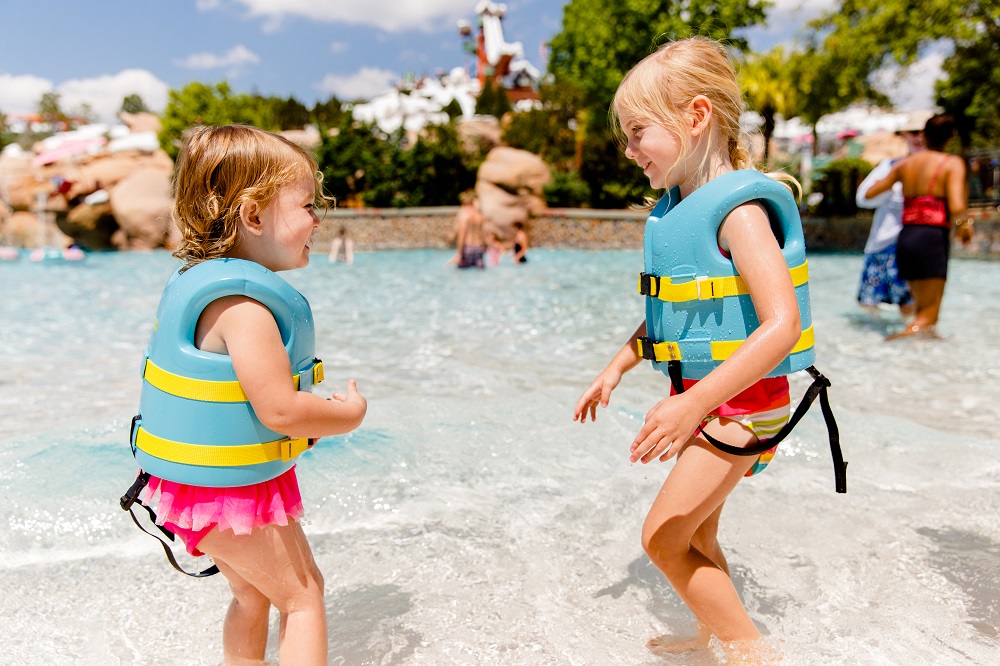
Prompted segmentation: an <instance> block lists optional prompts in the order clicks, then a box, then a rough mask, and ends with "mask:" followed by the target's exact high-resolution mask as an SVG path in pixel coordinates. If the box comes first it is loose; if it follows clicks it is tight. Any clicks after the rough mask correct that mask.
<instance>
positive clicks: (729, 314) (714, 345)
mask: <svg viewBox="0 0 1000 666" xmlns="http://www.w3.org/2000/svg"><path fill="white" fill-rule="evenodd" d="M750 201H759V202H760V203H761V204H763V206H764V208H765V209H766V210H767V213H768V217H769V218H770V220H771V227H772V229H773V231H774V232H775V236H776V237H777V239H778V244H779V245H780V246H781V253H782V255H783V256H784V258H785V263H786V264H787V265H788V269H789V271H790V273H791V276H792V282H793V284H794V285H795V295H796V298H797V299H798V304H799V315H800V318H801V320H802V336H801V337H800V338H799V341H798V343H797V344H796V345H795V347H794V348H793V350H792V352H791V353H790V354H789V355H788V356H787V357H785V358H784V359H783V360H782V361H781V362H780V363H779V364H778V366H777V367H776V368H774V369H773V370H772V371H771V372H769V373H768V375H767V376H768V377H776V376H780V375H787V374H790V373H793V372H796V371H798V370H804V369H806V368H808V367H810V366H811V365H812V364H813V360H814V357H815V353H814V350H813V329H812V314H811V311H810V307H809V274H808V265H807V263H806V251H805V240H804V238H803V235H802V222H801V220H800V219H799V212H798V208H797V207H796V205H795V199H794V198H793V197H792V194H791V192H790V191H789V190H788V188H787V187H785V186H784V185H782V184H781V183H779V182H777V181H775V180H773V179H771V178H768V177H767V176H765V175H764V174H762V173H759V172H757V171H752V170H738V171H732V172H729V173H726V174H723V175H721V176H718V177H716V178H713V179H712V180H710V181H709V182H708V183H706V184H704V185H702V186H701V187H699V188H698V189H696V190H695V191H694V192H692V193H691V194H690V195H689V196H688V197H687V198H685V199H683V200H681V198H680V190H679V189H678V188H676V187H675V188H673V189H671V190H670V192H668V193H667V194H666V195H665V196H664V197H663V198H661V199H660V200H659V201H658V202H657V204H656V206H654V208H653V210H652V211H651V212H650V214H649V217H648V218H647V219H646V231H645V237H644V258H645V271H644V272H643V273H642V274H641V275H640V276H639V291H640V292H641V293H643V294H644V295H646V296H647V297H648V298H647V299H646V337H644V338H641V339H639V341H638V348H639V355H640V356H642V357H643V358H646V359H649V360H652V361H653V367H655V368H656V369H657V370H659V371H661V372H663V373H664V374H667V375H668V376H669V372H668V361H680V372H681V376H683V377H685V378H688V379H701V378H703V377H705V375H707V374H708V373H709V372H711V371H712V370H714V369H715V368H716V367H718V366H719V364H721V363H722V362H723V361H724V360H725V359H727V358H729V356H730V355H731V354H732V353H733V352H734V351H735V350H736V348H737V347H739V346H740V345H741V344H742V343H743V341H745V340H746V339H747V337H748V336H749V335H750V334H751V333H752V332H753V331H754V330H756V329H757V328H758V327H759V326H760V320H759V319H758V317H757V312H756V310H754V306H753V301H752V300H751V299H750V294H749V292H748V291H747V287H746V283H745V282H744V281H743V279H742V278H741V277H740V276H739V273H737V271H736V266H735V264H734V263H733V260H732V259H731V258H729V257H726V256H725V255H724V254H723V253H722V251H721V250H720V248H719V244H718V235H719V227H720V226H721V225H722V222H723V221H724V220H725V219H726V216H727V215H729V213H730V212H732V211H733V210H735V209H736V208H737V207H739V206H741V205H742V204H745V203H747V202H750Z"/></svg>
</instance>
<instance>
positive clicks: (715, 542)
mask: <svg viewBox="0 0 1000 666" xmlns="http://www.w3.org/2000/svg"><path fill="white" fill-rule="evenodd" d="M723 506H725V502H723V503H722V504H720V505H719V508H718V509H716V510H715V511H713V512H712V515H711V516H709V517H708V520H706V521H705V522H703V523H702V524H701V525H699V526H698V529H697V530H695V533H694V536H693V537H692V538H691V546H692V547H694V548H695V549H696V550H698V551H699V552H700V553H702V554H703V555H705V557H707V558H708V559H710V560H712V562H713V563H714V564H715V566H717V567H719V568H720V569H722V570H723V571H725V572H726V575H727V576H729V575H730V572H729V563H728V562H726V556H725V555H723V554H722V548H720V547H719V539H718V533H719V518H720V517H721V516H722V507H723ZM695 631H696V634H695V635H694V636H673V635H670V634H665V635H663V636H656V637H654V638H651V639H649V642H648V643H647V644H646V647H648V648H649V649H650V650H653V651H654V652H667V653H673V654H675V653H679V652H689V651H691V650H704V649H706V648H707V647H708V645H709V643H710V642H711V640H712V630H711V629H709V628H708V626H707V625H705V624H703V623H702V622H701V621H700V620H699V621H697V622H696V623H695Z"/></svg>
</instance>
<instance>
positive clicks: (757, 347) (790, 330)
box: [632, 204, 802, 463]
mask: <svg viewBox="0 0 1000 666" xmlns="http://www.w3.org/2000/svg"><path fill="white" fill-rule="evenodd" d="M719 244H720V246H721V247H722V249H724V250H726V251H728V252H729V253H730V254H731V255H732V257H733V261H734V262H735V264H736V270H737V271H738V272H739V274H740V276H741V277H742V278H743V280H744V281H745V282H746V284H747V288H748V289H749V291H750V299H751V300H752V301H753V305H754V309H755V310H756V312H757V318H758V319H759V320H760V326H759V327H758V328H757V329H756V330H755V331H754V332H753V333H751V334H750V337H748V338H747V340H746V342H744V343H743V344H742V345H740V346H739V348H737V350H736V351H735V352H733V354H732V356H730V357H729V358H728V359H726V360H725V361H723V362H722V363H721V364H720V365H719V367H717V368H716V369H715V370H713V371H712V372H710V373H709V374H708V375H707V376H706V377H705V378H704V379H702V380H701V381H699V382H698V383H697V384H695V385H694V386H693V387H692V388H690V389H689V390H687V391H685V392H684V393H681V394H680V395H675V396H670V397H668V398H665V399H664V400H661V401H660V402H658V403H657V404H656V405H655V406H654V407H653V408H652V409H651V410H650V411H649V412H648V413H647V414H646V423H645V424H644V425H643V427H642V429H641V430H640V431H639V434H638V435H636V437H635V440H634V441H633V442H632V461H633V462H635V461H636V460H640V459H641V460H642V462H644V463H645V462H649V461H651V460H652V459H653V458H655V457H657V456H661V455H662V458H661V460H667V459H668V458H670V457H671V456H673V455H674V454H675V453H676V452H677V451H678V450H679V449H680V447H681V445H683V444H684V443H686V442H687V441H688V440H689V439H691V437H692V436H693V435H694V433H695V430H696V428H697V427H698V425H699V424H700V423H701V422H702V420H703V419H704V418H705V415H706V414H708V413H709V412H710V411H712V410H713V409H715V408H716V407H718V406H719V405H721V404H722V403H723V402H725V401H727V400H729V399H730V398H732V397H733V396H734V395H736V394H738V393H740V392H741V391H743V390H744V389H746V388H748V387H750V386H752V385H753V384H754V383H756V382H757V381H759V380H760V379H762V378H763V377H764V376H766V375H767V373H769V372H770V371H771V370H773V369H774V368H775V366H777V365H778V363H780V362H781V360H782V359H783V358H785V356H787V355H788V353H789V352H790V351H791V350H792V347H794V346H795V344H796V342H798V340H799V337H800V336H801V334H802V324H801V319H800V316H799V304H798V301H797V300H796V298H795V288H794V286H793V285H792V278H791V275H790V274H789V272H788V266H787V265H786V263H785V258H784V256H783V255H782V254H781V249H780V248H779V247H778V243H777V241H776V240H775V238H774V234H773V233H772V231H771V227H770V224H769V222H768V218H767V213H766V212H765V211H764V209H763V208H762V207H761V206H759V205H757V204H744V205H743V206H740V207H739V208H737V209H736V210H734V211H733V212H732V213H730V214H729V216H728V217H727V218H726V220H725V222H724V223H723V225H722V229H721V230H720V232H719ZM671 444H674V445H675V446H671Z"/></svg>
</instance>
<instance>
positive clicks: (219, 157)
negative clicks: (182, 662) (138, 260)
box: [123, 125, 367, 665]
mask: <svg viewBox="0 0 1000 666" xmlns="http://www.w3.org/2000/svg"><path fill="white" fill-rule="evenodd" d="M174 187H175V205H174V212H173V216H174V220H175V222H176V223H177V224H178V225H179V227H180V230H181V234H182V240H181V242H180V245H179V247H178V249H177V251H176V252H175V253H174V254H175V256H177V257H178V258H180V259H181V260H182V261H183V262H184V266H183V267H182V268H181V269H179V271H178V272H177V273H175V274H174V276H173V277H172V278H171V280H170V282H168V285H167V288H166V290H165V291H164V296H163V300H162V301H161V303H160V308H159V310H158V314H157V324H156V326H155V327H154V332H153V336H152V340H151V342H150V347H149V350H148V352H147V360H146V363H145V366H144V379H145V381H144V382H143V396H142V404H141V410H140V416H139V417H137V427H135V428H134V432H133V435H134V437H135V439H134V443H133V452H134V453H135V455H136V458H137V460H138V462H139V465H140V467H142V468H143V474H141V475H140V480H141V479H142V478H143V477H144V475H145V474H149V475H150V476H149V478H148V485H147V486H146V487H145V489H143V490H142V493H141V495H140V499H141V500H142V501H149V500H151V499H152V498H153V496H154V495H155V494H156V493H157V492H158V493H159V502H158V506H157V509H158V513H159V517H158V520H157V522H158V523H159V524H162V525H164V526H165V527H166V528H168V529H169V531H170V532H172V533H174V534H176V535H177V536H178V537H180V539H181V540H182V541H183V542H184V544H185V546H186V548H187V550H188V551H189V552H190V553H192V554H195V555H200V554H202V553H204V554H208V555H209V556H211V557H212V559H213V560H214V562H215V565H216V566H217V567H218V569H219V570H220V571H221V572H222V574H223V575H224V576H225V577H226V579H227V580H228V581H229V585H230V587H231V589H232V593H233V600H232V602H231V604H230V606H229V611H228V613H227V614H226V619H225V622H224V624H223V651H224V660H225V663H227V664H230V663H263V659H264V654H265V648H266V642H267V633H268V615H269V610H270V607H271V606H272V605H273V606H275V607H276V608H277V609H278V611H279V613H280V635H279V641H280V644H279V659H280V662H281V663H282V664H286V663H287V664H297V665H298V664H303V665H305V664H326V663H327V650H328V647H327V622H326V607H325V604H324V599H323V576H322V574H321V573H320V571H319V569H318V568H317V566H316V562H315V560H314V559H313V555H312V551H311V549H310V547H309V543H308V541H307V540H306V536H305V534H304V533H303V531H302V527H301V525H300V524H299V522H298V520H299V518H300V517H301V516H302V512H303V507H302V498H301V496H300V494H299V487H298V482H297V480H296V476H295V467H294V464H295V460H294V459H295V457H296V456H297V455H298V454H299V453H301V452H302V451H303V450H305V449H306V448H308V447H310V446H312V445H313V444H314V443H315V439H316V438H319V437H324V436H327V435H337V434H341V433H346V432H349V431H351V430H354V429H355V428H357V427H358V426H359V425H361V421H362V419H363V418H364V416H365V413H366V411H367V403H366V401H365V398H364V397H362V395H361V394H360V393H358V390H357V387H356V384H355V381H354V380H353V379H352V380H350V381H349V382H348V383H347V390H346V392H345V393H334V394H333V397H332V398H330V399H324V398H321V397H320V396H318V395H314V394H312V393H310V392H309V390H308V389H309V388H311V386H312V385H313V383H315V382H318V381H320V380H321V379H322V372H321V367H322V366H321V365H320V364H319V363H318V361H317V360H316V359H315V358H314V357H313V355H312V354H313V342H314V332H313V329H312V313H311V311H310V310H309V304H308V302H307V301H306V300H305V298H304V297H303V296H302V295H301V294H299V293H298V292H297V291H295V289H293V288H292V287H291V286H290V285H289V284H288V283H287V282H285V281H284V280H282V279H281V278H280V277H278V276H276V275H275V274H274V272H275V271H284V270H290V269H294V268H303V267H305V266H306V265H308V263H309V245H310V242H311V240H312V237H313V233H314V231H315V230H316V228H317V227H318V226H319V217H318V216H317V214H316V211H315V209H314V205H315V204H316V202H317V201H322V200H323V195H322V188H321V179H320V177H319V176H318V174H317V168H316V163H315V161H314V159H313V158H312V157H311V156H310V155H309V154H308V153H306V152H305V151H304V150H302V149H301V148H299V147H298V146H296V145H295V144H293V143H291V142H289V141H287V140H285V139H284V138H282V137H280V136H278V135H275V134H271V133H269V132H264V131H261V130H258V129H256V128H253V127H246V126H239V125H232V126H227V127H197V128H194V129H193V130H190V131H189V132H188V134H187V135H186V137H185V141H184V145H183V147H182V150H181V153H180V156H179V157H178V161H177V171H176V177H175V184H174ZM177 321H179V322H180V323H179V324H177V325H176V326H175V324H176V322H177ZM164 366H169V367H164ZM164 377H166V378H168V379H169V380H170V381H164V379H163V378H164ZM205 380H209V381H205ZM227 380H228V381H227ZM237 382H238V383H237ZM223 389H225V390H231V391H233V392H234V394H235V395H234V396H228V397H227V396H219V395H215V394H214V393H212V394H209V393H206V391H210V390H211V391H214V392H216V393H218V392H221V391H222V390H223ZM230 408H232V410H234V411H227V410H230ZM199 410H200V411H199ZM164 442H166V444H167V445H168V446H167V448H164V446H163V445H164ZM177 442H182V443H181V444H178V443H177ZM171 447H172V448H171ZM178 449H179V450H178ZM219 451H222V453H219ZM236 451H239V452H240V454H239V456H237V454H236V453H235V452H236ZM216 456H221V457H216ZM227 456H228V457H227ZM133 490H134V489H133ZM133 490H130V493H132V494H135V493H134V492H133ZM123 501H124V500H123ZM205 659H206V660H208V658H207V657H206V658H205Z"/></svg>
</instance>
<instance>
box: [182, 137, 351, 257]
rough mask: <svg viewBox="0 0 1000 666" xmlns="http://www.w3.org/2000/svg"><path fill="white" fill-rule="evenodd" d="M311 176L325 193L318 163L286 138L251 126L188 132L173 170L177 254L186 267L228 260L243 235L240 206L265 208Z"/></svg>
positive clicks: (319, 195) (319, 193) (325, 201)
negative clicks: (299, 180) (178, 235)
mask: <svg viewBox="0 0 1000 666" xmlns="http://www.w3.org/2000/svg"><path fill="white" fill-rule="evenodd" d="M303 174H311V175H312V176H313V179H314V180H315V182H316V201H317V204H318V205H319V206H321V207H323V208H326V207H327V206H329V205H331V204H332V203H333V199H332V198H331V197H328V196H327V195H325V194H324V193H323V176H322V174H321V173H320V172H319V171H318V168H317V165H316V159H315V158H314V157H313V156H312V155H311V154H309V153H308V152H307V151H306V150H305V149H303V148H302V147H300V146H298V145H296V144H294V143H292V142H291V141H289V140H288V139H286V138H284V137H283V136H280V135H278V134H274V133H272V132H266V131H264V130H261V129H258V128H256V127H250V126H248V125H225V126H223V127H211V126H207V125H199V126H196V127H193V128H191V129H189V130H188V131H187V132H185V134H184V139H183V144H182V146H181V151H180V154H179V156H178V158H177V166H176V169H175V172H174V182H173V198H174V206H173V211H172V213H171V216H172V217H173V221H174V224H176V225H177V227H178V229H180V232H181V240H180V242H179V243H178V245H177V249H176V250H175V251H174V256H175V257H177V258H178V259H180V260H182V261H183V262H184V263H185V264H186V265H187V266H188V267H190V266H193V265H195V264H197V263H200V262H202V261H207V260H209V259H217V258H219V257H222V256H225V255H226V253H228V252H229V251H230V250H232V248H233V247H234V246H235V245H236V243H237V242H238V240H239V234H240V207H241V206H242V205H243V204H256V205H257V207H258V208H259V209H261V210H262V209H264V208H267V206H268V204H270V203H271V202H272V201H273V200H274V198H275V197H276V196H277V194H278V191H279V190H281V188H282V187H284V186H286V185H288V184H289V183H291V182H293V181H294V180H295V179H296V178H300V177H301V176H302V175H303Z"/></svg>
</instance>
